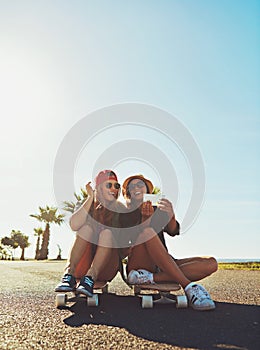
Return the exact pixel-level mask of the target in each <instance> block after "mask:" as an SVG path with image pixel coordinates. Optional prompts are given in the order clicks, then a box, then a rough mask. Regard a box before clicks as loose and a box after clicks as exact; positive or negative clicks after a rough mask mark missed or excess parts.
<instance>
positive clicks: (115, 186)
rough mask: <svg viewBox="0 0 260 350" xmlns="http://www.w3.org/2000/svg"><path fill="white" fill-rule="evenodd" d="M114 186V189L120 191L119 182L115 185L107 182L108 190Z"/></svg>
mask: <svg viewBox="0 0 260 350" xmlns="http://www.w3.org/2000/svg"><path fill="white" fill-rule="evenodd" d="M113 185H114V188H115V189H116V190H119V188H120V184H119V183H118V182H115V183H114V184H112V182H107V183H106V188H112V186H113Z"/></svg>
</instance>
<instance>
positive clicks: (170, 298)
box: [133, 283, 188, 309]
mask: <svg viewBox="0 0 260 350" xmlns="http://www.w3.org/2000/svg"><path fill="white" fill-rule="evenodd" d="M133 288H134V294H135V295H138V296H139V297H140V298H141V305H142V308H143V309H150V308H153V306H154V304H155V303H158V304H160V303H161V304H166V303H175V304H176V308H186V307H188V299H187V297H186V295H176V294H174V293H173V292H176V291H178V290H180V289H181V286H180V285H179V284H177V283H152V284H135V285H133ZM158 295H159V298H158Z"/></svg>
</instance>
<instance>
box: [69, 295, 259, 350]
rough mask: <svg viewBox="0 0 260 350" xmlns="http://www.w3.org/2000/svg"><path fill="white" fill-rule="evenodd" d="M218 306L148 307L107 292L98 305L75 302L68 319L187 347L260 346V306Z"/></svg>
mask: <svg viewBox="0 0 260 350" xmlns="http://www.w3.org/2000/svg"><path fill="white" fill-rule="evenodd" d="M216 306H217V307H216V310H215V311H210V312H198V311H194V310H192V309H176V308H175V306H174V305H155V306H154V308H153V309H145V310H144V309H142V308H141V305H140V299H139V298H138V297H133V296H117V295H113V294H103V295H102V296H101V298H100V306H98V307H88V306H87V304H86V302H85V300H84V299H83V300H79V301H78V302H76V303H74V304H71V306H69V307H68V310H70V311H71V312H72V315H70V316H69V317H68V318H66V319H65V320H64V322H65V323H66V324H67V325H69V326H71V327H80V326H82V325H84V324H97V325H107V326H114V327H121V328H125V329H126V330H128V331H129V332H130V333H131V334H133V335H135V336H138V337H141V338H143V339H147V340H151V341H155V342H160V343H166V344H171V345H174V346H179V347H184V348H198V349H215V350H216V349H217V350H219V349H229V350H242V349H243V350H244V349H248V350H253V349H257V350H258V349H260V337H259V323H260V313H259V311H260V308H259V306H254V305H243V304H231V303H217V304H216Z"/></svg>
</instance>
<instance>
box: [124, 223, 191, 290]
mask: <svg viewBox="0 0 260 350" xmlns="http://www.w3.org/2000/svg"><path fill="white" fill-rule="evenodd" d="M143 236H145V239H144V237H143ZM150 237H152V238H150ZM149 238H150V239H149ZM140 240H141V241H142V242H144V243H142V244H140V245H136V246H134V247H133V248H132V251H131V254H130V256H129V259H128V270H129V271H130V270H137V269H140V268H143V269H147V270H149V271H151V272H154V269H155V266H156V265H157V266H158V267H159V268H160V269H161V270H162V271H163V272H160V273H155V274H154V281H155V282H162V281H175V282H178V283H179V284H180V285H181V286H182V287H183V288H185V287H186V286H187V285H188V284H189V283H190V282H191V281H190V280H189V279H188V278H187V277H186V276H185V275H184V273H183V272H182V270H181V269H180V268H179V267H178V265H177V264H176V263H175V262H174V260H173V259H172V257H171V256H170V255H169V254H168V252H167V250H166V249H165V247H164V245H163V244H162V242H161V241H160V239H159V237H158V236H157V235H156V234H155V233H154V230H153V229H151V228H146V229H144V231H143V232H142V233H141V235H140Z"/></svg>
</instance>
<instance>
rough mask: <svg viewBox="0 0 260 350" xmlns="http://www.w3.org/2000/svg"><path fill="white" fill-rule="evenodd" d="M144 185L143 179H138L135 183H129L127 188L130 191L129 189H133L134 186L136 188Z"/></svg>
mask: <svg viewBox="0 0 260 350" xmlns="http://www.w3.org/2000/svg"><path fill="white" fill-rule="evenodd" d="M144 186H145V183H144V182H143V181H141V180H140V181H138V182H137V183H135V184H133V183H130V184H129V190H130V191H131V190H133V189H134V188H135V187H137V188H142V187H144Z"/></svg>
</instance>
